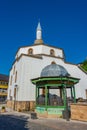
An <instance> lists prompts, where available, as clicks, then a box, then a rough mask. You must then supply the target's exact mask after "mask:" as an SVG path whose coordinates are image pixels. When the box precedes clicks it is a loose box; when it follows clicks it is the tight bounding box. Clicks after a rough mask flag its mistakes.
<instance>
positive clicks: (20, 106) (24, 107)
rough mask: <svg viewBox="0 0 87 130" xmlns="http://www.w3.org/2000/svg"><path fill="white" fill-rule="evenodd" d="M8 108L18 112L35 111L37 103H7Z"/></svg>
mask: <svg viewBox="0 0 87 130" xmlns="http://www.w3.org/2000/svg"><path fill="white" fill-rule="evenodd" d="M7 107H8V108H11V109H13V110H16V111H33V110H34V108H35V101H10V100H8V101H7Z"/></svg>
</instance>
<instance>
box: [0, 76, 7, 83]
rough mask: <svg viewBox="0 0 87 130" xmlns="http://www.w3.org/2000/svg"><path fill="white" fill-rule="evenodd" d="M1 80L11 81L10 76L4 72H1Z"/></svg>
mask: <svg viewBox="0 0 87 130" xmlns="http://www.w3.org/2000/svg"><path fill="white" fill-rule="evenodd" d="M0 81H6V82H8V81H9V76H7V75H4V74H0Z"/></svg>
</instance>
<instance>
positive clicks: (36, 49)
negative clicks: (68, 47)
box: [15, 45, 63, 58]
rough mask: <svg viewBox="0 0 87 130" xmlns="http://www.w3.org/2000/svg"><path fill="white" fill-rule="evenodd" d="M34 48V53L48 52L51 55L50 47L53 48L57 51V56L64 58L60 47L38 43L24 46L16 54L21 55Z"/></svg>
mask: <svg viewBox="0 0 87 130" xmlns="http://www.w3.org/2000/svg"><path fill="white" fill-rule="evenodd" d="M30 48H32V49H33V54H34V55H35V54H47V55H50V49H53V50H54V51H55V56H57V57H61V58H63V51H62V50H61V49H58V48H54V47H49V46H45V45H36V46H30V47H24V48H20V49H19V51H18V52H17V54H16V57H15V58H17V57H19V56H20V55H21V54H28V50H29V49H30Z"/></svg>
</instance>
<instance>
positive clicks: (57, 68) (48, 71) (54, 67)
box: [41, 64, 69, 77]
mask: <svg viewBox="0 0 87 130" xmlns="http://www.w3.org/2000/svg"><path fill="white" fill-rule="evenodd" d="M51 76H52V77H55V76H69V73H68V71H67V70H66V69H65V68H64V67H63V66H61V65H58V64H51V65H48V66H46V67H45V68H43V69H42V72H41V77H51Z"/></svg>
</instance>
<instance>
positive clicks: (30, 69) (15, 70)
mask: <svg viewBox="0 0 87 130" xmlns="http://www.w3.org/2000/svg"><path fill="white" fill-rule="evenodd" d="M50 64H57V65H60V66H62V67H64V68H65V69H66V70H67V72H68V74H69V75H70V76H71V77H76V78H78V79H80V80H79V83H78V84H76V85H75V91H76V98H84V99H87V74H86V73H85V72H83V71H82V70H81V69H80V68H79V66H78V65H76V64H71V63H68V62H66V60H65V54H64V51H63V49H61V48H57V47H54V46H50V45H47V44H45V43H44V41H43V39H42V29H41V25H40V23H38V26H37V29H36V40H35V41H34V44H33V45H31V46H25V47H21V48H19V49H18V51H17V53H16V56H15V61H14V63H13V65H12V68H11V69H10V75H9V87H8V98H7V106H8V107H10V108H13V109H15V110H19V111H20V109H22V110H30V109H33V106H34V104H35V93H36V92H35V85H34V84H32V82H31V79H34V78H37V77H40V76H41V72H42V70H43V69H44V68H45V67H46V66H48V65H50ZM55 73H56V72H55ZM51 93H53V94H56V95H58V91H56V90H51ZM67 93H68V96H69V92H67Z"/></svg>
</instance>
